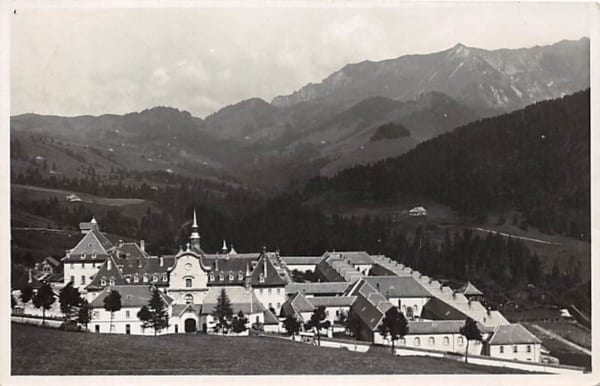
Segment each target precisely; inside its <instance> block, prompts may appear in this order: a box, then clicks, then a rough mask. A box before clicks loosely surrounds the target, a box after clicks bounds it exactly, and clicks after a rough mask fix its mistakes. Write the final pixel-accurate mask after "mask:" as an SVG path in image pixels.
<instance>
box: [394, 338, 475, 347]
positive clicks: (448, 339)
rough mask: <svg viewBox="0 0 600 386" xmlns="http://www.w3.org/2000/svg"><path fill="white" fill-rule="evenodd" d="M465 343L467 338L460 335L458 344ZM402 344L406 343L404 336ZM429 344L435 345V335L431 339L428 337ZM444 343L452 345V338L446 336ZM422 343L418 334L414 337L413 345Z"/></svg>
mask: <svg viewBox="0 0 600 386" xmlns="http://www.w3.org/2000/svg"><path fill="white" fill-rule="evenodd" d="M464 343H465V340H464V338H463V337H462V336H459V337H458V339H457V340H456V344H457V345H459V346H462V345H463V344H464ZM400 344H401V345H406V339H404V338H402V339H400ZM427 344H428V345H429V346H435V338H434V337H433V336H430V337H429V339H427ZM442 344H443V345H444V346H449V345H450V338H449V337H447V336H445V337H443V338H442ZM420 345H421V338H419V337H418V336H417V337H415V338H414V339H413V346H420Z"/></svg>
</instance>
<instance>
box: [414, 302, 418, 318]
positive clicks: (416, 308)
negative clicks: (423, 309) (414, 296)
mask: <svg viewBox="0 0 600 386" xmlns="http://www.w3.org/2000/svg"><path fill="white" fill-rule="evenodd" d="M413 311H414V313H415V315H417V314H418V313H419V306H417V305H416V304H415V305H414V306H413Z"/></svg>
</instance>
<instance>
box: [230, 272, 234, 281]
mask: <svg viewBox="0 0 600 386" xmlns="http://www.w3.org/2000/svg"><path fill="white" fill-rule="evenodd" d="M233 278H234V276H233V272H229V281H233Z"/></svg>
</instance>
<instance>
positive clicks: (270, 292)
mask: <svg viewBox="0 0 600 386" xmlns="http://www.w3.org/2000/svg"><path fill="white" fill-rule="evenodd" d="M276 291H277V295H281V288H276ZM258 293H259V294H261V295H264V294H265V292H264V288H261V289H259V290H258ZM267 294H269V295H272V294H273V288H267Z"/></svg>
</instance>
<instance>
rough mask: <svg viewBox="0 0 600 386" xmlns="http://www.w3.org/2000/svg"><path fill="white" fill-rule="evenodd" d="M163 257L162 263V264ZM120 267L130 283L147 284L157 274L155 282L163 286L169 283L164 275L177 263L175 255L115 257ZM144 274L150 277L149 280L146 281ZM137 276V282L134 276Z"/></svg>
mask: <svg viewBox="0 0 600 386" xmlns="http://www.w3.org/2000/svg"><path fill="white" fill-rule="evenodd" d="M161 258H162V265H161ZM115 261H116V262H117V264H118V265H119V267H120V268H121V269H122V273H123V277H124V278H125V279H126V280H127V279H129V283H130V284H136V285H147V284H148V282H150V281H152V280H153V277H154V276H155V275H156V276H157V278H158V282H155V284H157V285H160V286H163V285H167V284H168V281H166V282H165V281H163V276H164V274H166V273H167V272H168V271H169V268H170V267H172V266H173V265H174V264H175V257H174V256H161V257H147V258H140V259H125V258H123V259H115ZM144 274H145V275H146V276H147V277H148V282H144V280H143V278H144ZM135 276H137V277H138V278H139V281H138V282H137V283H136V282H135V280H134V277H135Z"/></svg>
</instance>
